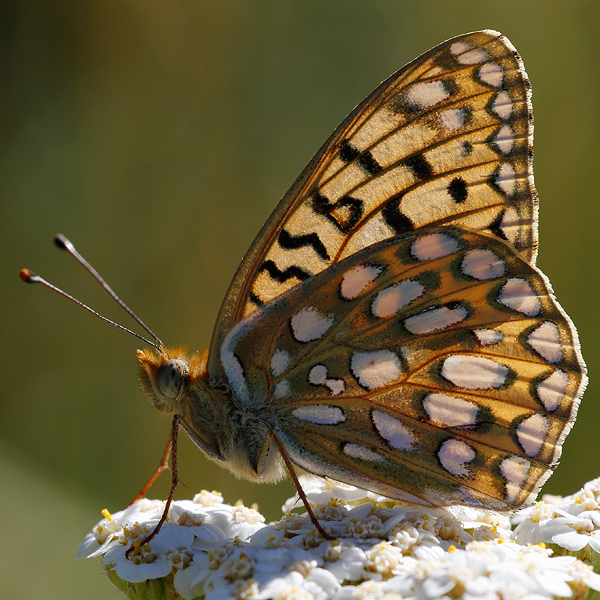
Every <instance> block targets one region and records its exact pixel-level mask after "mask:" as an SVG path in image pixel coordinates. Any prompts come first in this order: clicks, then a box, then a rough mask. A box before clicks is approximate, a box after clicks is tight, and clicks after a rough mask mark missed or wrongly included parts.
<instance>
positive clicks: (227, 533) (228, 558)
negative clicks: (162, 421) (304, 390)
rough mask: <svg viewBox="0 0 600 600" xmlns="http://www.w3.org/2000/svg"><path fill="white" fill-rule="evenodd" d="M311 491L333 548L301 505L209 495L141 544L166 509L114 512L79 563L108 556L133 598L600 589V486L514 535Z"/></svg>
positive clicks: (444, 514)
mask: <svg viewBox="0 0 600 600" xmlns="http://www.w3.org/2000/svg"><path fill="white" fill-rule="evenodd" d="M304 489H305V492H306V495H307V497H308V499H309V501H310V503H311V505H312V506H314V512H315V514H316V516H317V518H318V519H319V521H320V523H321V524H322V525H323V527H324V528H325V529H326V530H327V531H328V532H329V533H330V534H331V535H332V536H333V537H335V540H333V541H325V540H323V538H322V537H321V536H320V535H319V534H318V532H317V531H316V529H315V527H314V526H313V524H312V523H311V521H310V519H309V518H308V516H307V515H306V514H295V513H292V512H290V511H291V510H292V509H293V508H296V507H297V506H298V499H297V498H292V499H290V500H288V502H287V503H286V505H285V506H284V510H285V511H286V514H285V516H284V517H283V518H282V519H281V520H280V521H279V522H277V523H271V524H269V525H267V524H265V523H264V517H263V516H262V515H261V514H260V513H259V512H258V511H257V510H256V509H255V508H247V507H245V506H243V505H242V504H241V503H238V504H236V505H235V506H230V505H227V504H224V503H223V499H222V497H221V496H220V494H218V493H217V492H212V493H209V492H202V493H200V494H198V495H196V497H195V498H194V499H193V501H189V500H185V501H179V502H174V503H173V505H172V507H171V510H170V512H169V520H168V521H167V522H166V523H165V524H164V526H163V528H162V529H161V531H160V532H159V534H158V535H157V536H156V537H155V538H153V539H152V540H151V541H150V542H149V543H147V544H144V545H140V543H139V542H140V541H141V540H143V539H144V537H145V536H147V535H148V533H149V532H150V531H152V529H153V528H154V526H155V525H156V523H157V522H158V520H159V518H160V516H161V513H162V509H163V506H164V503H163V502H159V501H150V500H142V501H140V502H138V503H136V504H135V505H133V506H131V507H130V508H128V509H126V510H124V511H121V512H119V513H116V514H114V515H110V514H108V513H107V512H106V513H105V517H106V518H105V519H103V520H102V521H100V523H98V524H97V525H96V527H95V528H94V530H93V531H92V532H91V533H90V534H88V535H87V536H86V538H85V540H84V542H83V543H82V545H81V548H80V550H79V556H86V557H88V558H91V557H95V556H102V557H103V563H104V565H105V568H106V571H107V573H108V576H109V578H110V580H111V581H112V582H113V583H114V584H115V585H116V586H117V587H118V588H119V589H121V590H122V591H124V592H125V593H126V594H128V595H129V596H130V597H132V598H133V597H135V598H148V599H150V598H159V597H160V598H163V597H169V598H172V597H175V598H176V597H178V596H180V597H181V598H184V599H185V600H192V599H194V598H206V599H207V600H221V599H223V600H225V599H229V598H232V599H240V600H251V599H255V600H267V599H271V598H273V599H276V600H284V599H290V600H309V599H317V600H325V599H329V598H332V599H334V600H362V599H365V600H367V599H374V600H377V599H382V600H393V599H396V598H398V599H400V598H415V599H417V598H418V599H423V600H427V599H430V598H431V599H433V598H447V599H448V600H452V599H458V598H464V599H465V600H496V599H498V600H499V599H512V598H514V599H525V600H544V599H545V598H557V597H561V598H574V599H577V598H585V597H586V596H587V594H588V593H589V592H590V588H591V590H597V591H600V575H597V574H595V573H594V571H593V570H592V567H590V566H589V564H586V563H593V564H597V562H598V561H597V559H598V556H599V555H598V552H599V551H600V535H598V531H599V525H600V510H599V509H598V504H597V501H600V480H596V481H593V482H590V483H589V484H587V485H586V487H585V488H584V489H583V490H582V491H581V492H579V493H578V494H575V495H574V496H571V497H568V498H564V499H555V500H554V501H553V502H550V500H549V499H547V498H545V499H544V501H542V502H539V503H538V504H537V505H536V506H535V507H533V508H530V509H527V511H525V512H524V513H523V514H522V515H521V516H520V524H519V525H518V527H517V529H516V530H515V532H513V531H512V530H511V523H510V521H509V519H508V518H506V517H503V516H499V515H497V514H490V513H486V512H484V511H476V510H473V509H468V508H448V509H445V510H443V509H430V508H425V507H419V506H415V505H407V504H402V503H399V502H396V501H392V500H389V499H387V498H383V497H381V496H378V495H376V494H373V493H371V492H366V491H363V490H359V489H357V488H354V487H350V486H345V485H342V484H338V483H336V482H330V481H323V480H314V479H313V480H310V481H308V483H307V484H306V486H305V488H304ZM136 542H137V544H136ZM545 543H549V544H552V545H553V546H552V548H553V549H554V548H556V549H558V550H560V548H562V549H564V552H562V553H563V554H565V555H562V556H557V555H556V552H555V553H554V554H553V550H552V549H551V548H548V547H546V546H545ZM532 544H536V545H532ZM130 547H133V548H134V550H133V551H132V552H131V553H130V554H129V556H126V551H127V550H128V549H129V548H130ZM558 547H560V548H558ZM566 551H576V552H579V553H580V554H579V555H578V556H579V558H583V559H584V560H585V561H586V562H582V560H579V558H577V557H575V556H570V555H566ZM583 551H585V552H586V553H587V554H585V555H584V554H583V553H582V552H583ZM559 554H560V552H559ZM592 593H593V592H592Z"/></svg>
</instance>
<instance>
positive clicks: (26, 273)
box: [19, 269, 37, 283]
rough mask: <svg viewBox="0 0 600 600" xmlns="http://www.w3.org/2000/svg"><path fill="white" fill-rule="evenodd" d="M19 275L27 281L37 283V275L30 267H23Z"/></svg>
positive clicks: (22, 279)
mask: <svg viewBox="0 0 600 600" xmlns="http://www.w3.org/2000/svg"><path fill="white" fill-rule="evenodd" d="M19 277H20V278H21V281H24V282H25V283H36V279H37V275H36V274H35V273H34V272H33V271H30V270H29V269H21V272H20V273H19Z"/></svg>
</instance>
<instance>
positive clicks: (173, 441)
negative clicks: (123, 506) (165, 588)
mask: <svg viewBox="0 0 600 600" xmlns="http://www.w3.org/2000/svg"><path fill="white" fill-rule="evenodd" d="M180 425H181V426H182V427H183V428H184V429H185V431H186V433H187V434H188V435H189V436H190V437H191V438H192V440H193V441H194V443H196V441H195V440H194V438H193V437H192V435H191V433H194V431H193V429H192V428H191V427H190V426H189V424H188V423H186V421H185V420H184V418H183V417H182V416H181V415H175V416H174V417H173V423H172V425H171V437H170V439H169V443H168V444H167V449H166V451H165V453H164V455H163V459H162V461H161V465H160V466H159V468H158V469H157V471H156V472H155V473H154V475H153V476H152V477H151V478H150V481H149V482H148V483H147V484H146V486H145V488H144V490H142V492H144V493H145V491H147V488H149V487H150V485H152V483H153V482H154V480H155V479H156V477H157V476H158V474H159V473H160V471H162V470H164V469H165V468H167V467H168V460H169V455H171V489H170V490H169V495H168V497H167V501H166V502H165V508H164V510H163V513H162V516H161V518H160V521H159V522H158V524H157V525H156V527H155V528H154V529H153V530H152V531H151V532H150V533H149V534H148V535H147V536H146V537H145V538H144V539H143V540H141V541H137V542H136V543H135V544H134V545H133V546H132V547H131V548H129V550H127V552H126V553H125V556H129V554H130V553H131V552H134V554H137V553H138V552H139V550H140V548H141V547H142V546H143V545H144V544H147V543H148V542H149V541H150V540H151V539H152V538H154V537H155V536H156V534H157V533H158V532H159V531H160V528H161V527H162V526H163V524H164V522H165V521H166V520H167V519H168V517H169V509H170V508H171V502H173V497H174V496H175V490H176V489H177V486H178V485H179V476H178V474H177V436H178V434H179V426H180ZM190 432H191V433H190ZM194 435H195V436H196V437H198V436H197V434H195V433H194ZM142 492H140V494H142ZM140 497H141V496H140Z"/></svg>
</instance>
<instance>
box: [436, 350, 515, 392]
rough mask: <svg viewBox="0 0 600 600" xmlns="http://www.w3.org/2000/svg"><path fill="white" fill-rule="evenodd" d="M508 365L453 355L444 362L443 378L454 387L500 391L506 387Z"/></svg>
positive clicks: (482, 358) (486, 359)
mask: <svg viewBox="0 0 600 600" xmlns="http://www.w3.org/2000/svg"><path fill="white" fill-rule="evenodd" d="M508 373H509V370H508V367H507V366H506V365H501V364H500V363H497V362H496V361H493V360H491V359H489V358H484V357H483V356H469V355H461V354H453V355H452V356H449V357H448V358H447V359H446V360H444V365H443V367H442V376H443V377H445V378H446V379H447V380H448V381H450V382H452V383H453V384H454V385H456V386H458V387H462V388H467V389H470V390H486V389H490V388H494V389H498V388H501V387H502V386H503V385H504V382H505V381H506V377H507V376H508Z"/></svg>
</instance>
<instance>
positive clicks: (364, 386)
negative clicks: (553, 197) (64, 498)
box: [138, 31, 586, 526]
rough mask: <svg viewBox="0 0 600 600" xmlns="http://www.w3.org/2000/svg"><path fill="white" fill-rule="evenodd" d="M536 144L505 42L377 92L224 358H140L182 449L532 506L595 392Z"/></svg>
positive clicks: (237, 324)
mask: <svg viewBox="0 0 600 600" xmlns="http://www.w3.org/2000/svg"><path fill="white" fill-rule="evenodd" d="M532 142H533V116H532V108H531V91H530V84H529V80H528V78H527V74H526V72H525V70H524V67H523V63H522V61H521V58H520V57H519V55H518V53H517V51H516V50H515V48H514V47H513V46H512V45H511V43H510V42H509V41H508V40H507V39H506V38H505V37H503V36H502V35H501V34H499V33H497V32H494V31H480V32H475V33H470V34H466V35H462V36H459V37H456V38H453V39H450V40H448V41H446V42H444V43H442V44H441V45H439V46H437V47H435V48H433V49H432V50H430V51H429V52H426V53H425V54H423V55H421V56H420V57H418V58H417V59H415V60H414V61H413V62H411V63H409V64H408V65H406V66H405V67H403V68H402V69H400V70H399V71H398V72H396V73H395V74H393V75H392V76H391V77H389V78H388V79H387V80H386V81H384V82H383V83H382V84H381V85H379V87H377V89H375V91H374V92H373V93H372V94H371V95H369V96H368V97H367V98H366V99H365V100H364V101H363V102H361V103H360V104H359V105H358V106H357V107H356V108H355V109H354V110H353V111H352V112H351V114H350V115H349V116H348V117H347V118H346V119H345V120H344V121H343V122H342V124H341V125H340V126H339V127H338V128H337V129H336V130H335V132H334V133H333V134H332V136H331V137H330V138H329V139H328V140H327V141H326V142H325V144H324V145H323V146H322V148H321V149H320V150H319V151H318V152H317V154H316V155H315V157H314V158H313V159H312V160H311V162H310V163H309V165H308V166H307V167H306V168H305V169H304V171H303V172H302V174H301V175H300V176H299V177H298V179H297V180H296V182H295V183H294V184H293V185H292V187H291V189H290V190H289V191H288V192H287V194H286V195H285V196H284V197H283V199H282V200H281V202H280V204H279V205H278V206H277V208H276V209H275V211H274V212H273V214H272V215H271V216H270V218H269V219H268V220H267V222H266V224H265V225H264V226H263V228H262V230H261V231H260V232H259V234H258V236H257V237H256V239H255V240H254V242H253V244H252V246H251V247H250V249H249V250H248V252H247V254H246V255H245V257H244V258H243V260H242V262H241V265H240V266H239V268H238V270H237V273H236V274H235V276H234V278H233V281H232V283H231V285H230V287H229V290H228V292H227V295H226V297H225V299H224V301H223V304H222V307H221V310H220V313H219V316H218V319H217V324H216V327H215V329H214V333H213V336H212V341H211V344H210V347H209V348H208V349H207V350H206V351H204V352H202V353H200V354H197V355H194V356H192V357H188V356H187V354H186V352H185V351H184V350H182V349H181V348H175V349H169V348H166V347H164V346H163V344H162V342H160V340H158V341H159V343H158V344H157V346H156V349H155V350H150V349H146V350H141V351H138V358H139V362H140V373H141V383H142V387H143V389H144V390H145V392H146V393H147V395H148V396H149V397H150V399H151V401H152V402H153V403H154V405H155V406H156V407H157V408H158V409H159V410H161V411H163V412H165V413H167V414H170V415H172V416H173V419H174V420H173V428H172V437H171V446H172V447H173V450H175V449H176V440H177V431H178V429H179V427H180V426H181V427H183V429H184V430H185V431H186V432H187V434H188V435H189V436H190V438H191V439H192V441H193V442H194V443H195V444H196V445H197V446H198V447H199V448H200V449H201V450H202V451H203V452H204V454H205V455H206V456H207V457H208V458H209V459H211V460H213V461H216V462H217V463H219V464H221V465H223V466H225V467H227V468H228V469H229V470H230V471H232V472H233V473H234V474H235V475H237V476H238V477H241V478H246V479H250V480H252V481H258V482H260V481H264V482H273V481H277V480H279V479H281V478H282V477H284V476H285V473H286V471H289V472H290V475H291V476H292V479H293V480H294V482H295V483H296V485H297V487H298V491H299V493H300V496H301V497H303V498H304V496H303V493H302V489H301V487H300V484H299V482H298V479H297V473H304V472H308V473H311V474H314V475H318V476H328V477H331V478H333V479H335V480H338V481H341V482H345V483H347V484H352V485H356V486H358V487H361V488H365V489H369V490H372V491H375V492H378V493H380V494H383V495H385V496H388V497H391V498H395V499H398V500H401V501H406V502H411V503H417V504H422V505H428V506H445V505H453V504H460V505H467V506H473V507H480V508H487V509H493V510H498V511H504V510H511V509H516V508H518V507H520V506H523V505H526V504H529V503H530V502H532V501H533V500H534V499H535V497H536V494H537V492H538V490H539V489H540V487H541V485H542V484H543V483H544V481H545V480H546V479H547V478H548V477H549V476H550V474H551V473H552V470H553V469H554V468H555V466H556V465H557V461H558V459H559V457H560V454H561V447H562V444H563V441H564V439H565V436H566V435H567V433H568V432H569V430H570V429H571V427H572V425H573V422H574V420H575V417H576V413H577V407H578V403H579V399H580V397H581V395H582V393H583V389H584V387H585V381H586V377H585V365H584V362H583V359H582V356H581V353H580V349H579V343H578V338H577V332H576V330H575V328H574V326H573V325H572V323H571V321H570V319H569V317H568V316H567V315H566V314H565V312H564V311H563V310H562V308H561V307H560V305H559V304H558V303H557V301H556V300H555V298H554V296H553V293H552V289H551V287H550V284H549V282H548V280H547V279H546V277H545V276H544V275H543V274H542V273H541V272H540V271H539V270H538V269H537V268H536V266H535V258H536V253H537V246H538V235H537V223H538V216H537V209H538V200H537V194H536V191H535V187H534V182H533V169H532V157H533V152H532ZM165 460H166V458H165ZM176 483H177V475H176V469H174V474H173V488H172V492H171V494H170V497H169V500H170V499H171V498H172V493H173V491H174V486H175V485H176ZM304 500H306V499H305V498H304ZM305 505H306V506H307V509H308V510H309V512H310V507H309V506H308V503H307V502H306V501H305ZM166 510H167V509H165V516H166ZM163 518H164V517H163ZM313 522H315V524H316V525H317V526H319V525H318V522H317V521H316V519H314V516H313Z"/></svg>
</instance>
